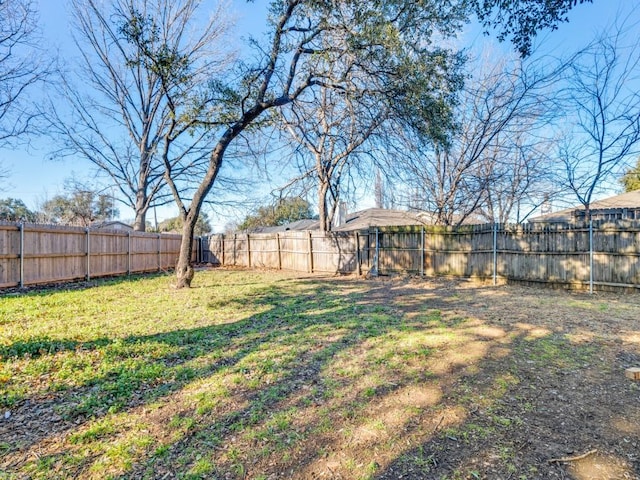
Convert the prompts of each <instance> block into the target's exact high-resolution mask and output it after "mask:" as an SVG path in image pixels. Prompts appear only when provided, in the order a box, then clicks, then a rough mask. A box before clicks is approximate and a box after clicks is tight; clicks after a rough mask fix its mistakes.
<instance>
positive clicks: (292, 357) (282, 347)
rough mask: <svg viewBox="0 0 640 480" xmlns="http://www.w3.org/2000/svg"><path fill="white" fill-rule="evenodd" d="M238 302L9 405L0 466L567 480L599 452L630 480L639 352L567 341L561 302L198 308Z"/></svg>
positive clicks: (387, 291)
mask: <svg viewBox="0 0 640 480" xmlns="http://www.w3.org/2000/svg"><path fill="white" fill-rule="evenodd" d="M337 282H339V283H337ZM292 285H294V286H295V288H292ZM214 292H215V288H212V293H214ZM554 295H557V294H554ZM246 302H250V303H252V304H253V305H255V306H259V307H261V308H260V310H261V313H259V314H255V315H251V316H249V317H247V318H244V319H241V320H236V321H233V322H230V323H226V324H220V325H211V326H207V327H199V328H193V329H188V328H187V329H179V330H174V331H170V332H166V333H160V334H154V335H138V336H130V337H127V338H124V339H121V340H117V341H116V340H109V341H108V343H104V340H102V339H101V342H102V343H98V344H96V345H91V346H90V348H89V351H90V353H91V352H93V354H100V355H104V356H105V358H107V359H108V360H109V364H110V368H107V369H105V370H103V371H96V372H94V374H93V375H90V376H88V377H87V378H86V379H85V380H83V381H80V382H77V383H76V385H75V386H74V387H73V388H69V389H65V390H61V391H59V392H57V391H55V390H53V391H52V390H51V389H45V390H43V391H42V392H40V393H39V394H38V395H34V396H31V397H29V396H27V397H25V398H23V399H21V407H20V408H19V409H18V410H17V411H16V413H15V415H14V417H12V418H13V419H14V420H15V423H12V427H13V429H11V428H10V429H6V427H5V428H4V429H0V445H2V444H4V443H7V442H13V441H15V442H16V444H17V445H18V447H17V448H13V447H8V448H5V451H4V453H0V467H2V468H4V469H5V470H6V471H9V472H12V471H15V472H20V473H21V474H24V473H25V472H29V474H33V475H35V474H39V475H41V476H43V477H56V476H57V477H62V478H70V477H73V476H76V477H81V478H92V477H96V478H98V477H101V478H104V476H112V477H119V478H143V477H144V478H263V479H266V478H300V479H302V478H354V479H356V478H381V479H382V478H562V475H563V474H564V473H565V472H567V471H569V473H571V474H572V475H574V473H575V472H573V473H572V471H570V470H567V468H568V467H567V466H566V465H563V464H556V463H553V464H550V463H548V460H549V459H552V458H555V457H562V456H566V455H571V454H572V453H576V452H577V453H581V452H583V451H586V450H585V449H590V448H599V455H600V456H599V457H597V458H598V459H600V460H601V461H602V462H605V460H606V461H608V468H609V472H610V473H611V472H616V471H620V472H623V473H626V474H629V475H634V474H638V471H639V468H638V463H637V462H638V457H637V456H635V457H634V456H633V455H636V454H635V452H636V449H635V447H634V446H633V444H634V442H635V443H636V444H638V442H640V432H639V431H638V427H637V425H640V418H638V412H635V411H634V410H633V408H632V407H633V403H632V400H633V399H634V398H636V397H637V394H638V393H637V390H635V391H634V390H633V389H632V387H631V386H630V384H629V383H628V382H626V381H625V380H624V379H621V378H620V377H619V376H615V377H614V376H613V375H612V372H613V371H614V370H615V368H614V365H612V364H611V361H612V357H611V355H612V354H613V353H614V351H615V352H617V354H618V357H616V358H618V360H617V361H618V363H620V362H629V361H631V360H630V359H631V358H632V357H633V356H634V355H638V354H640V352H638V351H637V348H638V345H636V344H630V345H629V344H624V345H623V344H622V343H615V342H614V343H613V345H606V344H605V345H602V343H601V342H599V341H596V340H597V339H592V340H591V341H580V339H577V338H574V337H575V335H577V334H578V333H582V332H581V331H580V328H581V326H582V327H584V325H581V324H579V323H576V325H575V326H571V327H570V328H568V329H565V328H564V327H563V325H566V324H567V322H561V320H562V319H561V318H557V319H558V323H557V324H556V323H555V322H554V320H556V319H555V318H545V316H549V315H550V313H549V312H554V314H556V315H564V313H563V312H562V308H560V307H559V306H558V305H557V304H553V303H551V304H550V305H549V309H548V310H545V307H544V306H540V305H537V306H536V302H535V298H534V296H527V295H523V294H521V293H519V294H517V295H516V296H514V293H513V292H511V291H506V290H504V289H503V290H492V289H483V288H466V287H465V288H462V289H460V288H458V287H456V286H455V285H451V286H450V287H444V288H443V287H442V285H436V286H430V285H428V284H425V283H423V282H413V281H375V282H362V281H353V280H346V279H340V280H336V279H331V280H304V281H298V282H294V284H288V283H284V284H282V285H279V284H275V285H273V284H272V285H270V286H268V287H265V288H256V289H254V290H252V291H251V292H249V293H247V294H246V295H244V296H241V297H240V298H239V299H238V298H234V297H229V298H221V299H220V298H218V299H217V298H212V300H211V308H222V307H224V306H225V305H224V304H225V303H228V304H229V305H230V306H234V305H236V304H238V305H240V304H242V303H246ZM528 304H530V306H531V307H532V309H531V310H527V309H526V307H527V305H528ZM229 305H226V306H229ZM506 309H509V310H506ZM567 312H574V310H572V309H571V308H568V307H567ZM596 313H599V312H596ZM532 314H535V315H540V316H539V317H536V318H533V317H532ZM574 314H575V312H574ZM595 318H596V319H599V315H595ZM639 330H640V329H639ZM69 341H70V342H72V341H71V340H69ZM611 341H613V340H611ZM623 347H624V348H623ZM73 348H82V347H78V346H77V345H76V346H75V347H73ZM622 350H624V352H625V354H624V355H622V356H620V352H621V351H622ZM62 353H64V351H62ZM68 353H70V354H71V353H73V351H69V352H68ZM625 355H626V356H625ZM633 358H636V357H633ZM614 361H615V358H614ZM634 395H635V396H634ZM577 399H579V401H578V400H577ZM603 403H604V404H606V405H607V408H606V409H604V408H601V407H602V404H603ZM61 408H63V410H64V409H66V410H64V411H61V410H60V409H61ZM46 412H58V413H60V412H62V413H63V415H62V417H63V418H62V419H61V420H58V419H57V418H56V419H55V420H56V421H55V422H52V421H47V418H46V415H42V413H46ZM625 421H626V423H625ZM35 422H38V423H39V424H40V426H39V427H38V428H32V426H33V425H34V423H35ZM21 425H22V426H21ZM560 427H562V428H560ZM0 428H2V427H0ZM625 429H626V430H625ZM620 438H622V439H623V441H622V442H620V441H619V440H620ZM625 441H626V442H627V443H625ZM0 452H2V450H0ZM594 458H596V457H594ZM602 462H601V463H602ZM605 463H606V462H605ZM572 468H573V467H572ZM576 468H577V467H576ZM593 468H595V467H593ZM616 468H617V469H618V470H615V469H616ZM534 469H536V470H534ZM576 472H578V473H575V475H574V478H576V479H578V480H580V479H581V478H589V477H580V476H578V475H579V471H578V470H576ZM476 476H478V477H476ZM603 478H616V477H612V476H610V477H603ZM620 478H624V477H622V476H621V477H620Z"/></svg>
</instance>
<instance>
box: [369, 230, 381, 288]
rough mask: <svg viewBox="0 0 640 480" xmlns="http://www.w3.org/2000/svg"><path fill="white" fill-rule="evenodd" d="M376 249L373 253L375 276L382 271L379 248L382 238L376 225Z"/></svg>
mask: <svg viewBox="0 0 640 480" xmlns="http://www.w3.org/2000/svg"><path fill="white" fill-rule="evenodd" d="M375 242H376V243H375V250H374V253H373V269H372V270H371V272H370V273H371V275H373V276H376V277H377V276H378V274H379V273H380V270H379V268H380V249H379V243H380V238H379V232H378V228H377V227H376V233H375Z"/></svg>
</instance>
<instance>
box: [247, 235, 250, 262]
mask: <svg viewBox="0 0 640 480" xmlns="http://www.w3.org/2000/svg"><path fill="white" fill-rule="evenodd" d="M247 266H248V267H249V268H251V237H250V235H249V234H248V233H247Z"/></svg>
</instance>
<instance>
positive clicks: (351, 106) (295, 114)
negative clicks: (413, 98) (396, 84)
mask: <svg viewBox="0 0 640 480" xmlns="http://www.w3.org/2000/svg"><path fill="white" fill-rule="evenodd" d="M374 105H375V104H374V102H371V104H369V105H367V104H366V100H365V99H364V98H362V97H361V98H354V97H352V96H351V95H350V94H349V92H343V91H338V90H333V89H331V88H328V87H320V88H319V89H318V90H317V91H310V92H308V94H307V95H305V96H304V98H302V97H301V98H299V99H298V101H296V102H294V103H292V104H291V105H290V108H287V109H284V110H283V117H284V122H283V123H284V125H285V126H286V130H287V132H288V133H289V134H290V136H291V138H292V140H293V141H294V145H296V146H297V147H298V148H296V154H297V155H298V156H299V157H300V159H301V161H300V162H299V165H300V166H301V167H302V168H303V171H302V172H301V173H302V178H303V179H309V180H310V181H311V183H312V184H314V185H315V187H316V192H317V193H316V198H317V208H318V217H319V221H320V231H322V232H326V231H328V230H331V225H332V222H333V218H334V215H335V213H336V210H337V208H338V205H339V203H340V201H341V198H342V197H341V195H342V193H343V190H344V189H345V186H346V183H347V180H346V179H348V177H349V175H350V174H351V173H352V170H353V167H354V166H357V164H358V163H359V162H360V160H361V156H362V153H363V152H362V151H361V148H362V147H363V145H364V144H365V143H366V142H367V141H368V140H369V139H370V137H371V136H372V135H373V134H374V133H375V131H376V129H377V128H378V127H380V126H381V125H382V123H384V121H385V119H386V117H387V113H386V111H385V110H386V109H385V108H384V106H383V107H382V108H375V107H374ZM377 105H380V103H377Z"/></svg>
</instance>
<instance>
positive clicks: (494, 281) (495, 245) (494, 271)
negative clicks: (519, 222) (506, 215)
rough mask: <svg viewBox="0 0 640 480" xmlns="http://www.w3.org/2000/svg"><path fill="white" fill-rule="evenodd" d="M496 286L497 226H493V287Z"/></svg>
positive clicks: (495, 224)
mask: <svg viewBox="0 0 640 480" xmlns="http://www.w3.org/2000/svg"><path fill="white" fill-rule="evenodd" d="M496 285H498V224H497V223H494V224H493V286H494V287H495V286H496Z"/></svg>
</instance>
